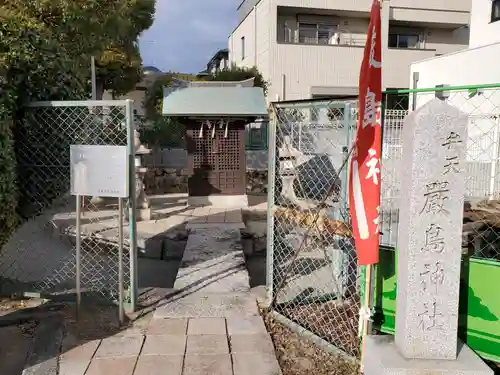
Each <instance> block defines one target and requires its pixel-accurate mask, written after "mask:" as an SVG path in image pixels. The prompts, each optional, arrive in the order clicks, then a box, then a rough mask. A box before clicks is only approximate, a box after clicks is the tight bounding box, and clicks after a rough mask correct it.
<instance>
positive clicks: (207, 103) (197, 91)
mask: <svg viewBox="0 0 500 375" xmlns="http://www.w3.org/2000/svg"><path fill="white" fill-rule="evenodd" d="M162 114H163V115H164V116H170V117H267V116H268V112H267V105H266V99H265V97H264V90H263V89H262V88H260V87H227V86H226V87H213V86H209V87H203V86H201V87H193V86H191V87H185V88H178V89H176V90H171V89H170V88H165V90H164V94H163V110H162Z"/></svg>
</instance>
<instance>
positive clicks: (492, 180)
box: [479, 120, 500, 200]
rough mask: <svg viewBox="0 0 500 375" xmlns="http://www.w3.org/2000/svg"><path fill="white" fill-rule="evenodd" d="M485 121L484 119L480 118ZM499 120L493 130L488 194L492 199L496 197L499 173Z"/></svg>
mask: <svg viewBox="0 0 500 375" xmlns="http://www.w3.org/2000/svg"><path fill="white" fill-rule="evenodd" d="M479 121H483V120H479ZM499 125H500V124H499V122H498V120H497V121H496V123H495V129H494V130H493V139H494V141H493V158H492V159H493V161H492V163H491V172H490V183H489V185H490V186H489V191H488V196H489V199H490V200H493V199H495V187H496V183H495V181H496V174H497V163H498V150H499V147H498V141H499V138H498V126H499Z"/></svg>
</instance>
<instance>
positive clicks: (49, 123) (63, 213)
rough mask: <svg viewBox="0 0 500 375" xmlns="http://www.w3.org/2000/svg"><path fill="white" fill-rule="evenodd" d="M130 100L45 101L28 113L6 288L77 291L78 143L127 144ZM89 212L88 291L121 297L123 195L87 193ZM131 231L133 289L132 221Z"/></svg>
mask: <svg viewBox="0 0 500 375" xmlns="http://www.w3.org/2000/svg"><path fill="white" fill-rule="evenodd" d="M130 105H131V103H130V102H127V101H106V102H104V101H103V102H96V101H94V102H42V103H33V104H32V105H30V106H27V107H26V108H25V109H24V111H23V113H22V114H20V116H19V120H18V121H17V122H16V124H15V127H14V136H15V150H16V157H17V171H18V173H17V175H18V190H19V191H18V193H19V199H18V201H19V207H18V216H19V218H18V219H19V226H18V228H17V230H16V231H15V232H14V234H13V235H12V236H11V238H10V239H9V240H8V242H7V243H6V244H5V245H4V246H3V247H2V249H1V252H0V288H1V289H0V291H1V292H3V293H17V294H23V293H24V294H25V293H28V292H29V293H37V294H38V293H41V294H50V295H52V294H59V293H71V292H74V290H75V287H76V286H75V278H76V266H75V262H76V251H75V249H76V248H75V245H76V237H77V228H76V211H77V207H76V199H75V197H74V196H72V195H71V194H70V145H73V144H77V145H117V146H126V145H127V143H128V142H129V141H128V140H129V139H130V137H128V135H130V132H132V131H133V126H134V125H133V119H130V118H129V119H127V116H128V115H127V114H128V113H131V111H130V108H129V107H130ZM129 177H130V178H134V177H133V176H129ZM129 183H130V181H129ZM81 211H82V215H81V230H80V235H81V236H80V238H81V256H80V263H81V291H82V293H89V294H95V295H102V296H104V297H106V298H107V299H115V298H116V297H117V294H118V263H119V262H118V234H119V228H118V226H119V224H118V223H119V221H118V217H119V212H118V199H115V198H100V197H83V204H82V207H81ZM123 229H124V233H125V245H126V246H125V248H126V250H125V254H124V258H123V268H124V279H125V280H124V284H125V289H128V285H130V272H129V270H130V257H129V251H128V234H129V223H128V222H126V223H125V226H124V228H123Z"/></svg>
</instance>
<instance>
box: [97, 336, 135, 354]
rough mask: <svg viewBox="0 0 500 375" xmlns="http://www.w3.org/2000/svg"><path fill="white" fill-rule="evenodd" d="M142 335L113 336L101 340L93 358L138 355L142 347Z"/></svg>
mask: <svg viewBox="0 0 500 375" xmlns="http://www.w3.org/2000/svg"><path fill="white" fill-rule="evenodd" d="M143 341H144V336H142V335H141V336H140V335H137V336H135V335H134V336H122V337H120V336H115V337H108V338H105V339H104V340H102V341H101V345H100V346H99V348H98V349H97V351H96V353H95V358H116V357H131V356H138V355H139V352H140V351H141V348H142V343H143Z"/></svg>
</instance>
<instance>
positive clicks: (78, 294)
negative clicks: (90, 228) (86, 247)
mask: <svg viewBox="0 0 500 375" xmlns="http://www.w3.org/2000/svg"><path fill="white" fill-rule="evenodd" d="M81 208H82V206H81V197H80V195H77V196H76V249H75V251H76V254H75V258H76V261H75V266H76V316H77V318H78V317H79V316H80V306H81V303H82V295H81V289H80V288H81V285H80V283H81V264H80V257H81V238H80V233H81V226H82V224H81V221H80V217H81V214H82V212H81Z"/></svg>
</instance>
